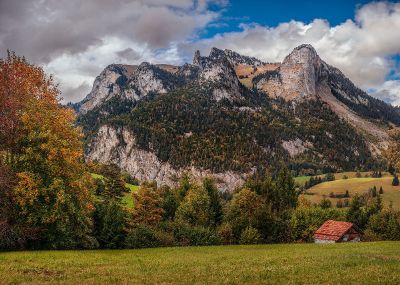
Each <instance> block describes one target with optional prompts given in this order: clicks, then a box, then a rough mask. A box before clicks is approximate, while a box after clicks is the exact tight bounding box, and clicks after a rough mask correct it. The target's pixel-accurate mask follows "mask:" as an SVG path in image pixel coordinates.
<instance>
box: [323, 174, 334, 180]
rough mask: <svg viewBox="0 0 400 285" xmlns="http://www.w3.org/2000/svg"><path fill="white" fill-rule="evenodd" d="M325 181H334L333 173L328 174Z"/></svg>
mask: <svg viewBox="0 0 400 285" xmlns="http://www.w3.org/2000/svg"><path fill="white" fill-rule="evenodd" d="M324 179H325V181H334V180H335V175H334V174H333V173H327V174H326V175H325V178H324Z"/></svg>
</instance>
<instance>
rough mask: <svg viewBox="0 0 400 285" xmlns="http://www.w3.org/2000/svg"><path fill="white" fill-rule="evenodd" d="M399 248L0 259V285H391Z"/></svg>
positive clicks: (14, 255)
mask: <svg viewBox="0 0 400 285" xmlns="http://www.w3.org/2000/svg"><path fill="white" fill-rule="evenodd" d="M399 268H400V242H377V243H356V244H355V243H347V244H346V243H343V244H327V245H320V244H319V245H318V244H279V245H253V246H211V247H180V248H179V247H175V248H157V249H141V250H96V251H26V252H4V253H0V276H2V277H1V281H0V282H1V284H60V283H62V284H396V283H398V281H399V279H398V277H399V272H398V270H399Z"/></svg>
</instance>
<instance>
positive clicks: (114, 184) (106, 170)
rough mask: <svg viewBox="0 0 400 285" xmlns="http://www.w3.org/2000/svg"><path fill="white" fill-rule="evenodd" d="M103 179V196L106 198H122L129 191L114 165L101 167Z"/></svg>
mask: <svg viewBox="0 0 400 285" xmlns="http://www.w3.org/2000/svg"><path fill="white" fill-rule="evenodd" d="M102 174H103V175H104V176H105V178H104V184H105V185H104V192H103V196H104V197H106V198H122V197H123V195H124V193H126V192H128V191H129V189H128V188H127V187H126V186H125V181H124V180H123V179H122V175H121V171H120V170H119V168H118V167H117V166H116V165H106V166H104V167H103V170H102Z"/></svg>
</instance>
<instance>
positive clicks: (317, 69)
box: [256, 45, 328, 100]
mask: <svg viewBox="0 0 400 285" xmlns="http://www.w3.org/2000/svg"><path fill="white" fill-rule="evenodd" d="M327 74H328V65H327V64H326V63H325V62H323V61H322V60H321V59H320V57H319V56H318V54H317V52H316V51H315V49H314V48H313V47H312V46H310V45H301V46H299V47H297V48H295V49H294V50H293V52H291V53H290V54H289V55H288V56H287V57H286V58H285V59H284V61H283V62H282V64H281V65H280V67H279V68H278V69H277V70H276V71H275V72H272V73H266V74H265V76H264V77H261V79H260V80H259V81H257V82H256V88H257V89H259V90H262V91H264V92H266V93H267V94H268V95H269V96H272V97H282V98H284V99H285V100H303V99H310V98H314V99H315V98H316V96H317V94H316V85H317V84H318V82H320V81H323V80H324V78H326V77H327Z"/></svg>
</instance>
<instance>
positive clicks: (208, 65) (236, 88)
mask: <svg viewBox="0 0 400 285" xmlns="http://www.w3.org/2000/svg"><path fill="white" fill-rule="evenodd" d="M193 64H194V65H196V66H198V67H199V68H200V74H199V82H200V83H202V82H212V84H213V97H214V99H216V100H221V99H223V98H226V99H228V100H233V99H237V98H239V97H240V83H239V80H238V78H237V76H236V73H235V69H234V67H233V65H232V64H231V62H230V61H229V60H228V58H227V56H226V54H225V52H224V51H223V50H220V49H218V48H215V47H213V48H212V49H211V51H210V54H209V56H207V57H202V56H201V55H200V52H199V51H197V52H196V53H195V56H194V59H193Z"/></svg>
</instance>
